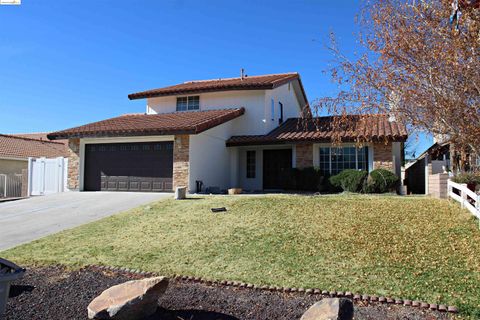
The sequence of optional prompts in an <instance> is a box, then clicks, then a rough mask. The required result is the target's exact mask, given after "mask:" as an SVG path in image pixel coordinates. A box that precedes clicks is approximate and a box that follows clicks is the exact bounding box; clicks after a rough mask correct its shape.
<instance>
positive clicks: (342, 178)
mask: <svg viewBox="0 0 480 320" xmlns="http://www.w3.org/2000/svg"><path fill="white" fill-rule="evenodd" d="M367 175H368V173H367V171H363V170H355V169H346V170H343V171H342V172H340V173H339V174H337V175H335V176H333V177H330V183H331V184H332V185H333V186H334V187H337V188H341V189H342V190H343V191H349V192H361V191H362V189H363V185H364V183H365V179H366V178H367Z"/></svg>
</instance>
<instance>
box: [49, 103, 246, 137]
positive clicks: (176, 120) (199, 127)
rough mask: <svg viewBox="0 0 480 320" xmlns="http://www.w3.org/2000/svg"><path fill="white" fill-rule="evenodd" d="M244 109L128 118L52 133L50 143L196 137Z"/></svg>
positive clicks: (145, 115) (143, 115)
mask: <svg viewBox="0 0 480 320" xmlns="http://www.w3.org/2000/svg"><path fill="white" fill-rule="evenodd" d="M244 112H245V109H244V108H238V109H222V110H206V111H190V112H174V113H162V114H131V115H123V116H119V117H116V118H111V119H107V120H103V121H98V122H93V123H89V124H86V125H83V126H79V127H75V128H71V129H66V130H63V131H57V132H52V133H50V134H49V135H48V138H50V139H53V140H55V139H67V138H74V137H78V138H82V137H119V136H147V135H170V134H197V133H200V132H202V131H205V130H208V129H210V128H213V127H215V126H218V125H220V124H222V123H225V122H227V121H230V120H232V119H235V118H237V117H239V116H241V115H243V114H244Z"/></svg>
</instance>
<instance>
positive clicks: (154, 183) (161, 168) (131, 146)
mask: <svg viewBox="0 0 480 320" xmlns="http://www.w3.org/2000/svg"><path fill="white" fill-rule="evenodd" d="M172 172H173V142H142V143H105V144H87V145H85V178H84V189H85V190H87V191H141V192H148V191H150V192H155V191H157V192H159V191H172Z"/></svg>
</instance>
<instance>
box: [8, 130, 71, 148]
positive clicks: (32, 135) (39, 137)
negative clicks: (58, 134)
mask: <svg viewBox="0 0 480 320" xmlns="http://www.w3.org/2000/svg"><path fill="white" fill-rule="evenodd" d="M48 134H49V133H48V132H33V133H12V134H10V135H11V136H16V137H23V138H30V139H37V140H44V141H51V140H50V139H48V137H47V136H48ZM55 142H60V143H63V144H65V145H68V140H57V141H55Z"/></svg>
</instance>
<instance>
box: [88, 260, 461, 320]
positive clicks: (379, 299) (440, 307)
mask: <svg viewBox="0 0 480 320" xmlns="http://www.w3.org/2000/svg"><path fill="white" fill-rule="evenodd" d="M81 269H98V270H105V271H115V272H123V273H129V274H136V275H143V276H150V277H151V276H160V274H159V273H156V272H146V271H142V270H139V269H129V268H123V267H112V266H101V265H87V266H85V267H83V268H81ZM171 278H173V279H175V280H182V281H187V282H196V283H203V284H206V285H216V286H226V287H238V288H243V289H251V290H261V291H269V292H282V293H303V294H306V295H319V296H324V297H330V298H334V297H337V298H348V299H351V300H353V301H354V302H360V301H363V302H370V303H380V304H395V305H402V306H404V307H412V308H419V309H429V310H432V311H439V312H448V313H458V308H457V307H455V306H447V305H445V304H436V303H427V302H424V301H417V300H408V299H401V298H394V297H384V296H376V295H367V294H359V293H352V292H350V291H345V292H344V291H335V290H333V291H328V290H320V289H315V288H308V289H305V288H290V287H274V286H258V285H255V284H251V283H246V282H238V281H227V280H211V279H206V278H200V277H193V276H186V275H178V274H175V275H173V276H172V277H171Z"/></svg>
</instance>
